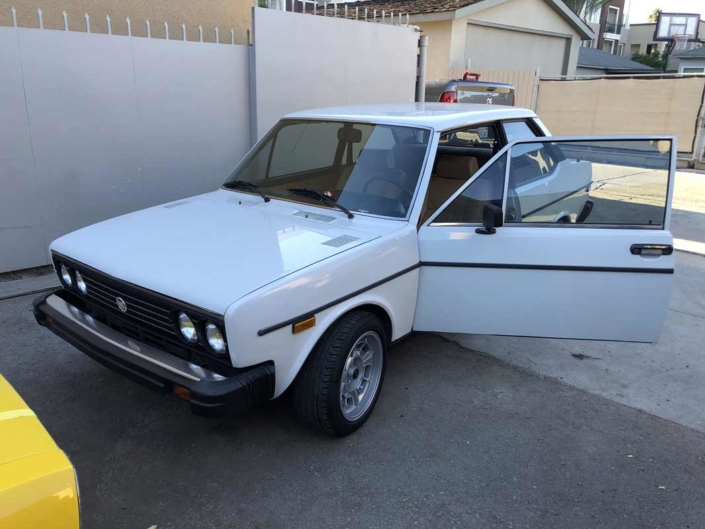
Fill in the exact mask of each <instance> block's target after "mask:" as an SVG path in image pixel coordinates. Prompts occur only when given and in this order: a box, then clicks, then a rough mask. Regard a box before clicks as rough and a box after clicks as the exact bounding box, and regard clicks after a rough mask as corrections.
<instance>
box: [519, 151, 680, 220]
mask: <svg viewBox="0 0 705 529" xmlns="http://www.w3.org/2000/svg"><path fill="white" fill-rule="evenodd" d="M671 147H672V145H671V141H670V140H653V141H652V140H627V139H625V140H609V141H608V140H602V141H597V140H586V141H549V140H547V141H544V142H536V143H526V144H519V145H516V146H514V147H513V148H512V149H511V151H510V153H509V155H510V164H509V182H508V186H507V187H508V192H507V204H506V207H505V222H507V223H525V224H526V223H565V224H569V225H570V224H585V225H611V226H621V225H629V226H651V227H661V226H663V223H664V217H665V214H666V201H667V195H668V176H669V167H670V154H671Z"/></svg>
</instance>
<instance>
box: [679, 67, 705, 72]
mask: <svg viewBox="0 0 705 529" xmlns="http://www.w3.org/2000/svg"><path fill="white" fill-rule="evenodd" d="M683 73H705V68H692V67H691V68H687V67H684V68H683Z"/></svg>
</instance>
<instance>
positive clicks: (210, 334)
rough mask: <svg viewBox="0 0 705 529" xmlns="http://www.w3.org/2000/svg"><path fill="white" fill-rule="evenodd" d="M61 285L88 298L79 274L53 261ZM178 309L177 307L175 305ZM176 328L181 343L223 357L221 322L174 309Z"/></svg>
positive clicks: (224, 348)
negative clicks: (181, 340)
mask: <svg viewBox="0 0 705 529" xmlns="http://www.w3.org/2000/svg"><path fill="white" fill-rule="evenodd" d="M54 265H55V267H56V270H57V272H58V274H59V279H60V280H61V284H62V285H63V286H64V288H66V289H67V290H70V291H72V292H78V293H79V294H81V295H83V296H88V288H89V287H88V283H87V282H86V281H85V279H84V278H83V276H82V275H81V272H80V271H79V270H77V269H76V268H75V267H73V266H72V265H70V264H67V263H63V262H61V261H57V260H55V261H54ZM177 307H178V305H177ZM175 312H176V322H175V323H176V327H177V328H178V331H179V333H180V335H181V338H182V339H183V341H184V342H185V343H186V344H188V345H191V346H199V345H200V346H201V347H203V348H205V349H206V350H207V351H209V352H211V353H213V354H214V355H216V356H219V357H225V355H226V354H227V352H228V344H227V343H226V342H225V333H224V332H223V325H222V322H220V323H217V322H215V321H212V320H210V319H208V317H207V316H206V315H199V314H198V313H193V312H191V311H188V312H189V313H188V314H187V313H186V311H185V310H183V309H178V308H177V309H176V311H175Z"/></svg>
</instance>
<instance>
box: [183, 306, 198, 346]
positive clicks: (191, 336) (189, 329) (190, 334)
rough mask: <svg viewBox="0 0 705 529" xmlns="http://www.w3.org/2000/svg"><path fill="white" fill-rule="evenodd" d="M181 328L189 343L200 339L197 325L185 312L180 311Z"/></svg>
mask: <svg viewBox="0 0 705 529" xmlns="http://www.w3.org/2000/svg"><path fill="white" fill-rule="evenodd" d="M179 330H180V331H181V335H182V336H183V337H184V339H185V340H186V341H187V342H188V343H196V342H197V341H198V333H197V332H196V325H195V324H194V323H193V321H191V318H189V317H188V316H186V314H184V313H183V312H180V313H179Z"/></svg>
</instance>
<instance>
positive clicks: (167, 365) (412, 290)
mask: <svg viewBox="0 0 705 529" xmlns="http://www.w3.org/2000/svg"><path fill="white" fill-rule="evenodd" d="M675 153H676V145H675V140H674V138H672V137H669V136H612V137H606V136H601V137H588V136H577V137H553V136H550V135H549V133H548V131H547V129H546V128H545V127H544V125H543V124H542V123H541V121H540V120H539V119H538V118H537V116H536V115H535V114H534V113H533V112H531V111H530V110H526V109H521V108H513V107H499V106H487V105H464V104H452V105H451V104H441V103H433V104H428V103H427V104H423V103H418V104H399V105H375V106H361V107H343V108H332V109H323V110H312V111H305V112H298V113H295V114H291V115H289V116H286V117H284V118H283V119H282V120H281V121H279V122H278V123H277V124H276V125H275V126H274V127H273V128H272V130H271V131H269V132H268V133H267V134H266V135H265V136H264V137H263V138H262V139H261V140H260V141H259V142H258V143H257V144H256V145H255V146H254V147H253V148H252V150H251V151H250V152H249V153H248V154H247V156H246V157H245V158H244V159H243V161H242V162H241V163H240V164H239V165H238V167H237V168H236V169H235V170H234V172H233V173H232V174H231V175H230V177H229V178H227V180H226V181H225V183H224V184H223V186H222V187H221V188H220V189H218V190H216V191H213V192H211V193H206V194H204V195H200V196H194V197H191V198H186V199H183V200H178V201H176V202H172V203H169V204H164V205H160V206H156V207H152V208H149V209H146V210H143V211H138V212H136V213H131V214H129V215H124V216H122V217H118V218H114V219H112V220H108V221H105V222H101V223H99V224H95V225H93V226H89V227H87V228H84V229H81V230H78V231H76V232H74V233H70V234H68V235H65V236H63V237H61V238H59V239H58V240H56V241H54V242H53V243H52V244H51V258H52V260H53V263H54V267H55V269H56V272H57V274H58V275H59V278H60V280H61V282H62V288H61V289H59V290H57V291H55V292H52V293H49V294H45V295H42V296H41V297H40V298H39V299H37V300H36V301H35V309H34V310H35V316H36V318H37V321H38V322H39V323H40V324H41V325H44V326H46V327H47V328H48V329H50V330H51V331H53V332H54V333H56V334H57V335H59V336H60V337H62V338H63V339H65V340H66V341H68V342H69V343H71V344H73V345H74V346H75V347H76V348H78V349H80V350H81V351H83V352H84V353H86V354H87V355H88V356H90V357H92V358H94V359H95V360H97V361H99V362H101V363H103V364H104V365H106V366H108V367H110V368H112V369H114V370H116V371H118V372H121V373H123V374H125V375H126V376H128V377H130V378H132V379H134V380H137V381H139V382H141V383H143V384H146V385H147V386H150V387H152V388H154V389H156V390H158V391H161V392H163V393H165V394H168V395H170V396H173V397H176V398H180V399H182V400H183V401H186V402H188V403H189V405H190V408H191V410H192V411H193V412H194V413H196V414H198V415H202V416H223V415H225V416H229V415H231V414H233V413H235V412H238V411H240V410H243V409H245V408H247V407H249V406H251V405H253V404H255V403H257V402H260V401H264V400H269V399H272V398H276V397H278V396H279V395H281V394H282V393H283V392H284V391H285V390H287V388H289V387H291V389H292V394H293V400H294V403H295V407H296V409H297V410H298V412H299V414H300V415H301V417H302V418H303V419H304V420H305V421H306V422H307V423H309V424H311V425H313V426H314V427H317V428H319V429H322V430H324V431H325V432H328V433H330V434H334V435H338V436H343V435H347V434H350V433H351V432H353V431H355V430H356V429H357V428H359V427H360V426H361V425H362V424H364V422H365V421H366V420H367V419H368V417H369V416H370V413H371V412H372V409H373V408H374V405H375V402H376V401H377V398H378V396H379V395H380V391H381V388H382V383H383V381H384V373H385V367H386V362H387V352H388V349H389V347H390V345H392V344H394V343H395V342H397V341H398V340H400V339H401V338H403V337H405V336H407V335H409V334H410V333H412V332H414V331H443V332H460V333H476V334H495V335H515V336H534V337H555V338H576V339H593V340H626V341H645V342H648V341H655V340H657V339H658V336H659V333H660V330H661V327H662V324H663V320H664V318H665V314H666V308H667V304H668V299H669V296H670V290H671V280H672V274H673V270H674V256H673V255H672V253H673V247H672V244H673V241H672V237H671V234H670V232H669V222H670V203H671V195H672V189H673V174H674V167H675Z"/></svg>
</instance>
